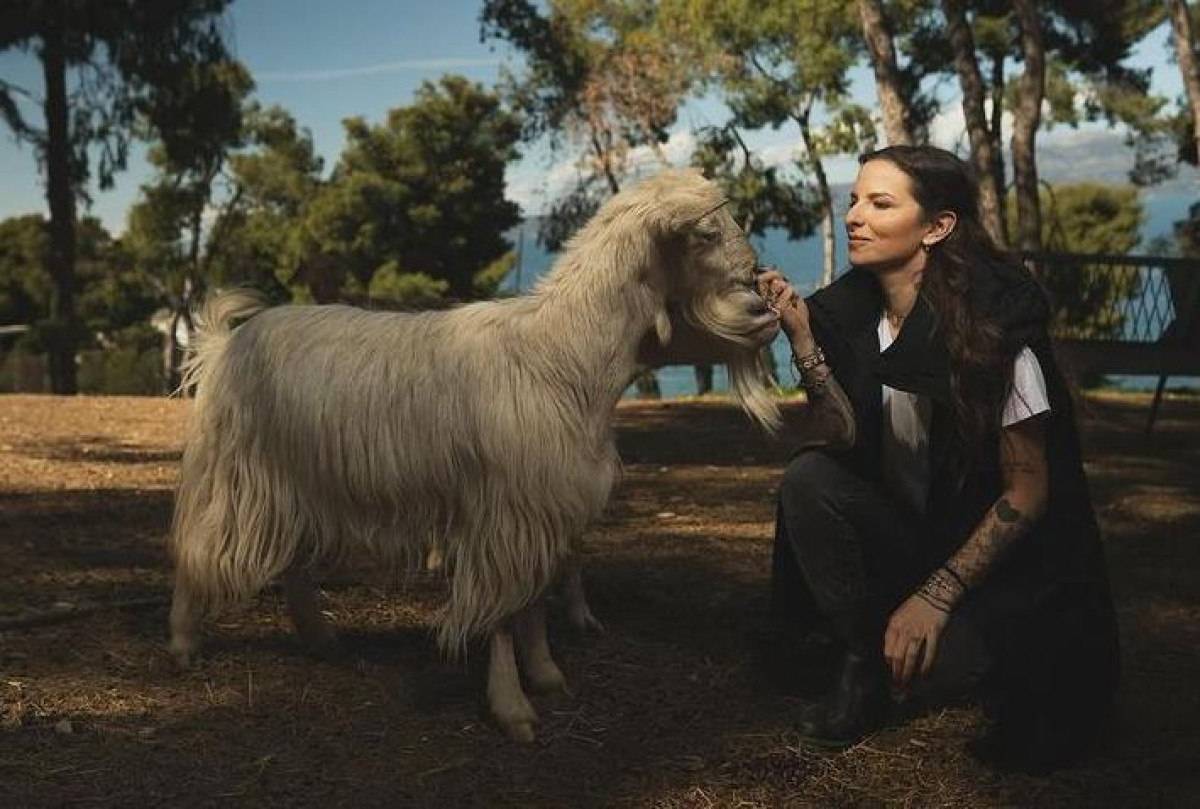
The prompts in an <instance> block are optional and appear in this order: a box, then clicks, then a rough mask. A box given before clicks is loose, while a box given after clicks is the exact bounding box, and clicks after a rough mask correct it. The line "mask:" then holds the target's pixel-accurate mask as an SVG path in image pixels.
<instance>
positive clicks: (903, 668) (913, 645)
mask: <svg viewBox="0 0 1200 809" xmlns="http://www.w3.org/2000/svg"><path fill="white" fill-rule="evenodd" d="M924 650H925V639H924V638H910V639H909V641H908V646H907V647H906V648H905V650H904V659H903V661H902V662H901V665H900V676H899V677H897V678H896V682H898V683H899V684H900V685H908V682H909V680H911V679H912V678H913V675H914V674H916V673H917V667H918V666H919V665H920V664H921V657H922V655H923V654H924Z"/></svg>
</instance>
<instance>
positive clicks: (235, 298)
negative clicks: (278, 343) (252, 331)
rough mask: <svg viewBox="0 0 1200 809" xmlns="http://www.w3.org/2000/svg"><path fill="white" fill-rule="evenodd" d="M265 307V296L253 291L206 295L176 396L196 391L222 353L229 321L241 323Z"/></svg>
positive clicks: (227, 338)
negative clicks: (239, 321)
mask: <svg viewBox="0 0 1200 809" xmlns="http://www.w3.org/2000/svg"><path fill="white" fill-rule="evenodd" d="M267 306H269V303H268V301H267V299H266V296H265V295H263V294H262V293H261V292H258V291H257V290H253V289H228V290H217V291H216V292H214V293H213V294H211V295H209V296H208V297H207V298H206V299H205V300H204V303H202V304H201V305H200V309H199V310H198V311H197V312H196V314H195V316H194V318H193V322H194V323H195V330H194V332H193V334H192V336H191V342H190V344H189V346H188V353H187V357H185V358H184V361H183V368H182V371H183V373H182V375H181V381H180V383H179V388H178V390H176V391H175V392H176V394H178V393H180V392H182V391H190V390H196V389H198V388H199V386H200V383H201V382H203V380H204V377H205V375H206V372H207V370H208V369H209V368H211V367H212V365H213V361H214V360H215V359H216V358H217V357H219V356H220V355H221V354H222V353H224V351H225V346H226V344H227V343H228V342H229V336H230V335H231V334H233V321H235V320H245V319H246V318H248V317H251V316H253V315H256V314H258V313H259V312H261V311H262V310H263V309H266V308H267Z"/></svg>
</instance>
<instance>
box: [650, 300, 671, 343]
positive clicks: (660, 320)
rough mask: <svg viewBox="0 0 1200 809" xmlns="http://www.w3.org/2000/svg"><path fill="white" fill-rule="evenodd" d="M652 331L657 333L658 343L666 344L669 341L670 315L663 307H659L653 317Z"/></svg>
mask: <svg viewBox="0 0 1200 809" xmlns="http://www.w3.org/2000/svg"><path fill="white" fill-rule="evenodd" d="M654 333H655V334H657V335H658V344H659V345H661V346H666V344H667V343H669V342H671V316H670V315H669V314H668V313H667V310H666V309H665V308H663V309H659V310H658V314H657V315H655V317H654Z"/></svg>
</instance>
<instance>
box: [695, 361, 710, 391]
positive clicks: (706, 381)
mask: <svg viewBox="0 0 1200 809" xmlns="http://www.w3.org/2000/svg"><path fill="white" fill-rule="evenodd" d="M695 371H696V393H697V394H698V395H700V396H703V395H704V394H706V393H712V389H713V367H712V366H711V365H697V366H696V368H695Z"/></svg>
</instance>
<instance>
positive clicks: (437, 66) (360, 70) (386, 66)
mask: <svg viewBox="0 0 1200 809" xmlns="http://www.w3.org/2000/svg"><path fill="white" fill-rule="evenodd" d="M500 64H501V60H499V59H481V58H457V59H456V58H449V59H405V60H402V61H398V62H382V63H380V64H377V65H364V66H362V67H346V68H330V69H327V70H260V71H255V73H254V78H255V80H256V81H260V82H271V81H278V82H289V81H327V80H330V79H349V78H359V77H362V76H377V75H382V74H386V73H402V72H406V71H416V72H428V71H439V70H440V71H446V70H461V69H463V68H469V67H498V66H499V65H500Z"/></svg>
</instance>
